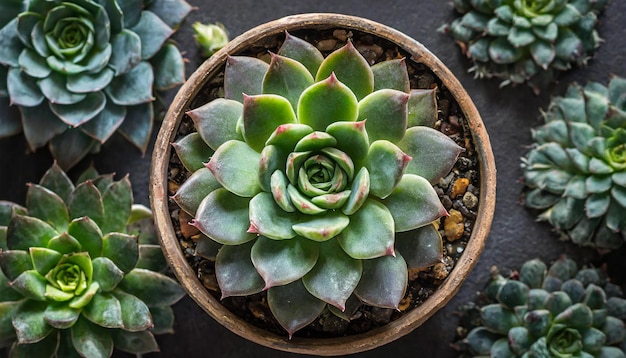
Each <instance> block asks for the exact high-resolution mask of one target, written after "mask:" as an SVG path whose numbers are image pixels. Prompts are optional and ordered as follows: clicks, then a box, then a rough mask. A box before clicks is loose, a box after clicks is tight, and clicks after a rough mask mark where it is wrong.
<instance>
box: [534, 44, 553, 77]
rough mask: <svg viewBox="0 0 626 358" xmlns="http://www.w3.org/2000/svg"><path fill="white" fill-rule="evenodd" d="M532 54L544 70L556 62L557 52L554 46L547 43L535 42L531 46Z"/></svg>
mask: <svg viewBox="0 0 626 358" xmlns="http://www.w3.org/2000/svg"><path fill="white" fill-rule="evenodd" d="M530 53H531V55H532V57H533V60H534V61H535V62H536V63H537V64H538V65H539V66H541V68H543V69H544V70H547V69H548V66H549V65H550V64H551V63H552V61H554V57H555V55H556V52H555V50H554V45H552V44H551V43H549V42H546V41H535V42H534V43H532V44H531V45H530Z"/></svg>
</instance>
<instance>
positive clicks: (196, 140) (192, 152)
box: [172, 132, 213, 172]
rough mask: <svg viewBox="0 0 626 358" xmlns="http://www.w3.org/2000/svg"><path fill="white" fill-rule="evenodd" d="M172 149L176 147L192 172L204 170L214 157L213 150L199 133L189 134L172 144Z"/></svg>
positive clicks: (180, 157)
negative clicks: (205, 164)
mask: <svg viewBox="0 0 626 358" xmlns="http://www.w3.org/2000/svg"><path fill="white" fill-rule="evenodd" d="M172 147H174V150H175V151H176V154H177V155H178V158H179V159H180V161H181V162H182V163H183V165H184V166H185V168H187V170H189V171H190V172H195V171H196V170H198V169H200V168H204V163H206V162H208V161H209V159H211V156H212V155H213V150H212V149H211V148H209V146H208V145H206V143H205V142H204V141H203V140H202V138H201V137H200V134H198V133H197V132H194V133H191V134H188V135H186V136H185V137H183V138H181V139H179V140H178V141H176V142H175V143H172Z"/></svg>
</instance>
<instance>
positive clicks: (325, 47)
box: [317, 39, 337, 52]
mask: <svg viewBox="0 0 626 358" xmlns="http://www.w3.org/2000/svg"><path fill="white" fill-rule="evenodd" d="M336 45H337V40H335V39H327V40H322V41H320V42H318V43H317V49H318V50H320V51H322V52H324V51H332V50H334V49H335V46H336Z"/></svg>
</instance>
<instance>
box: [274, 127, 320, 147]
mask: <svg viewBox="0 0 626 358" xmlns="http://www.w3.org/2000/svg"><path fill="white" fill-rule="evenodd" d="M311 133H313V128H311V127H309V126H307V125H304V124H300V123H288V124H281V125H279V126H278V127H276V130H275V131H274V133H272V135H270V137H269V138H268V139H267V142H265V145H266V146H268V145H275V146H277V147H279V148H280V149H281V150H284V151H287V152H291V151H292V150H293V148H294V147H295V145H296V143H298V141H299V140H300V139H302V138H304V136H306V135H308V134H311Z"/></svg>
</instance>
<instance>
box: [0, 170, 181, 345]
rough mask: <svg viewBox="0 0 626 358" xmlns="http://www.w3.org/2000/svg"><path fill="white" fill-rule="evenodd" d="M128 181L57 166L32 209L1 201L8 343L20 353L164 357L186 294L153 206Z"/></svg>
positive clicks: (36, 191)
mask: <svg viewBox="0 0 626 358" xmlns="http://www.w3.org/2000/svg"><path fill="white" fill-rule="evenodd" d="M132 201H133V199H132V191H131V186H130V181H129V180H128V177H124V178H123V179H121V180H119V181H114V180H113V175H112V174H111V175H97V174H96V173H95V171H93V170H91V171H88V172H86V173H85V174H84V175H83V177H81V179H80V180H79V182H78V184H77V185H74V184H73V183H72V181H70V180H69V179H68V177H67V176H66V175H65V173H64V172H63V171H62V170H61V169H60V168H59V167H58V166H57V165H56V164H55V165H53V166H52V167H51V168H50V169H49V170H48V171H47V173H46V174H45V175H44V177H43V178H42V179H41V182H40V183H39V184H29V187H28V194H27V198H26V207H25V208H24V207H21V206H19V205H17V204H14V203H10V202H6V201H5V202H0V248H1V250H0V268H1V269H2V271H1V272H0V344H1V346H2V347H10V356H11V357H75V356H81V357H108V356H110V355H111V354H112V352H113V348H117V349H120V350H122V351H126V352H131V353H137V354H141V353H146V352H153V351H158V345H157V343H156V341H155V339H154V334H162V333H171V332H172V325H173V321H174V314H173V311H172V309H171V307H170V306H171V305H172V304H174V303H175V302H177V301H178V300H179V299H180V298H181V297H182V296H183V295H184V291H183V290H182V288H181V287H180V286H179V285H178V283H176V281H174V280H172V279H171V278H169V277H167V276H165V275H164V274H162V273H160V272H159V271H163V270H165V269H166V268H167V264H166V263H165V259H164V258H163V255H162V253H161V250H160V247H159V246H158V243H157V242H156V240H155V239H156V235H154V228H153V226H152V216H151V213H150V210H148V209H147V208H145V207H143V206H140V205H132Z"/></svg>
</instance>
